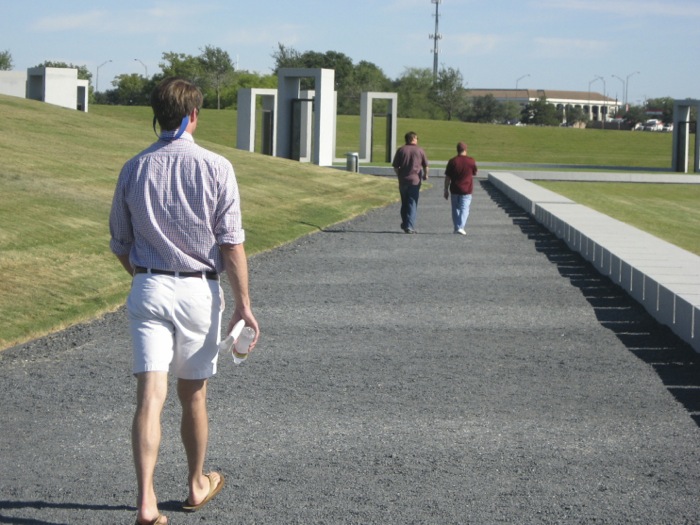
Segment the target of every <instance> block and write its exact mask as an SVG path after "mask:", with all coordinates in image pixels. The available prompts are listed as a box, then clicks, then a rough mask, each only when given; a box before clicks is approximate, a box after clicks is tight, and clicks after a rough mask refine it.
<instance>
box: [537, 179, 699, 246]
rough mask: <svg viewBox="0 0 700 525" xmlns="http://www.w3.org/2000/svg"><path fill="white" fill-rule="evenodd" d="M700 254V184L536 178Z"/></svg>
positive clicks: (560, 192)
mask: <svg viewBox="0 0 700 525" xmlns="http://www.w3.org/2000/svg"><path fill="white" fill-rule="evenodd" d="M533 182H535V183H536V184H538V185H540V186H543V187H545V188H548V189H550V190H552V191H554V192H556V193H559V194H560V195H564V196H565V197H568V198H569V199H571V200H573V201H575V202H578V203H579V204H583V205H584V206H588V207H589V208H593V209H594V210H597V211H599V212H601V213H604V214H606V215H609V216H610V217H613V218H615V219H617V220H620V221H623V222H626V223H628V224H631V225H632V226H635V227H637V228H639V229H640V230H644V231H646V232H648V233H651V234H652V235H655V236H656V237H659V238H661V239H664V240H666V241H668V242H670V243H673V244H675V245H676V246H680V247H681V248H683V249H685V250H688V251H689V252H693V253H694V254H696V255H700V185H698V184H695V185H685V184H629V183H622V182H553V181H533Z"/></svg>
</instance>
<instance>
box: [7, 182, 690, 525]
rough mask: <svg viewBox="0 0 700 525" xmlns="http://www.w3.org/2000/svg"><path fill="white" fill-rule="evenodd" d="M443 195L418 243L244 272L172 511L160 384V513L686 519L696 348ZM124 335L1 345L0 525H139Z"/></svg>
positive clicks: (309, 241)
mask: <svg viewBox="0 0 700 525" xmlns="http://www.w3.org/2000/svg"><path fill="white" fill-rule="evenodd" d="M441 183H442V181H438V183H437V184H436V188H434V189H432V190H428V191H425V192H423V193H422V195H421V200H420V205H419V217H418V224H417V227H418V230H419V234H418V235H405V234H403V233H402V232H401V231H400V230H399V227H398V226H399V222H400V220H399V214H398V204H396V205H392V206H389V207H387V208H384V209H379V210H375V211H372V212H370V213H368V214H367V215H364V216H362V217H358V218H357V219H354V220H352V221H350V222H347V223H343V224H339V225H336V226H334V227H331V228H328V229H326V230H325V231H322V232H319V233H317V234H314V235H311V236H308V237H305V238H303V239H301V240H299V241H297V242H294V243H292V244H290V245H287V246H284V247H282V248H279V249H277V250H274V251H272V252H269V253H266V254H262V255H260V256H257V257H254V258H252V260H251V279H252V294H253V299H254V301H255V308H256V313H257V315H258V318H259V320H260V322H261V325H262V329H263V337H262V339H261V341H260V345H259V349H258V350H257V351H256V353H255V354H253V355H252V356H251V357H250V359H249V361H248V362H247V363H246V364H245V365H244V366H242V367H236V366H234V365H233V363H232V361H231V359H230V358H229V357H228V356H222V357H223V359H222V360H221V363H220V370H219V373H218V375H217V376H216V377H215V378H214V379H213V380H212V381H211V383H210V388H209V393H210V418H211V429H210V430H211V443H210V450H209V462H208V463H209V467H210V468H213V469H218V470H221V471H222V472H223V473H224V474H225V475H226V477H227V487H226V488H225V489H224V491H223V492H222V494H221V495H220V496H219V497H217V499H216V500H214V501H213V502H212V503H211V504H210V506H208V507H207V508H206V509H205V510H204V511H202V512H201V513H198V514H193V515H187V514H184V513H182V512H181V511H179V502H180V501H182V500H183V499H184V497H185V495H186V490H185V474H186V469H185V462H184V457H183V453H182V447H181V445H180V443H179V438H178V433H179V430H178V417H179V410H178V407H177V403H176V400H175V398H174V391H171V398H170V399H169V402H168V404H167V407H166V411H165V414H164V417H163V442H162V449H161V456H160V464H159V467H158V471H157V480H156V482H157V487H158V495H159V497H160V500H161V509H162V510H163V511H164V512H165V513H166V514H168V516H169V518H170V523H173V524H175V525H179V524H194V523H202V522H205V523H212V524H236V523H244V524H253V523H255V524H312V523H313V524H316V523H318V524H321V523H325V524H336V523H357V524H365V523H372V524H375V523H376V524H408V523H416V524H418V523H420V524H423V523H429V524H451V523H465V524H479V525H481V524H496V523H514V524H540V523H542V524H545V523H546V524H554V523H566V524H571V523H577V524H578V523H581V524H584V523H585V524H589V523H605V524H622V523H645V524H652V523H654V524H655V523H664V524H686V523H699V522H700V506H699V505H698V501H700V429H699V428H698V421H700V419H699V414H700V395H698V394H699V393H700V373H699V371H700V370H699V367H698V364H697V354H696V353H695V352H694V351H692V350H691V349H690V347H689V346H688V345H687V344H686V343H684V342H682V341H681V340H680V339H678V338H677V337H676V336H675V335H674V334H673V333H672V332H671V331H670V330H669V329H668V328H665V327H664V326H662V325H659V324H658V323H657V322H656V321H654V320H653V319H652V318H651V317H650V316H649V315H648V314H647V313H646V311H645V310H644V309H643V308H642V307H640V306H639V305H638V304H637V303H635V302H634V301H633V300H632V299H630V298H629V296H627V295H626V294H625V293H624V292H623V291H621V290H620V289H619V288H617V287H616V286H614V285H613V284H611V282H610V281H608V280H606V279H604V278H602V277H601V276H600V275H599V274H598V273H597V272H596V271H595V270H594V268H593V267H591V266H590V265H589V263H587V262H585V261H584V260H583V259H582V258H581V257H580V256H578V255H577V254H574V253H572V252H571V251H570V250H569V249H568V248H567V247H566V245H564V243H563V242H562V241H560V240H558V239H557V238H555V237H554V236H553V235H552V234H550V233H549V232H548V231H546V230H545V229H544V228H543V227H541V226H540V225H538V224H537V223H536V222H535V221H534V220H533V219H531V218H530V217H529V216H527V215H526V214H525V213H524V212H523V211H522V210H521V209H520V208H518V207H516V206H514V205H513V204H512V203H511V202H510V201H508V200H507V199H506V198H505V197H504V196H503V195H502V194H501V193H500V192H498V191H497V190H495V189H494V188H493V187H492V186H491V185H490V184H489V183H487V182H484V181H480V183H478V184H477V190H476V193H475V196H474V204H473V208H472V216H471V218H470V220H469V225H468V235H467V236H466V237H461V236H458V235H453V234H452V227H451V225H450V218H449V206H448V204H447V203H446V201H444V200H443V199H442V195H441V191H440V188H441ZM105 249H106V248H105ZM115 264H116V263H115ZM126 334H127V331H126V323H125V318H124V313H123V312H122V311H119V312H117V313H115V314H112V315H110V316H107V317H105V318H103V319H101V320H98V321H95V322H93V323H90V324H87V325H83V326H79V327H74V328H71V329H69V330H66V331H64V332H61V333H59V334H55V335H53V336H50V337H48V338H45V339H42V340H39V341H35V342H32V343H30V344H27V345H24V346H22V347H17V348H13V349H10V350H7V351H5V352H3V353H0V392H1V393H0V403H1V404H2V407H3V410H2V412H1V413H0V474H1V475H0V523H12V524H20V523H21V524H25V523H37V524H52V525H55V524H76V523H87V522H90V523H93V522H94V523H97V522H99V523H133V521H134V516H135V510H134V495H135V487H134V480H133V468H132V465H131V452H130V440H129V432H130V422H131V416H132V411H133V400H134V392H133V390H134V380H133V378H132V377H131V375H130V374H129V359H130V353H129V352H130V344H129V341H128V338H127V335H126Z"/></svg>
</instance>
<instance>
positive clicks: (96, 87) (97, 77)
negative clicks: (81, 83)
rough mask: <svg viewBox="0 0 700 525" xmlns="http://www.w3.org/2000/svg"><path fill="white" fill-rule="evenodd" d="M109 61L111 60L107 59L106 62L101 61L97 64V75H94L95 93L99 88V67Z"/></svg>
mask: <svg viewBox="0 0 700 525" xmlns="http://www.w3.org/2000/svg"><path fill="white" fill-rule="evenodd" d="M110 62H111V60H107V61H106V62H102V63H101V64H100V65H99V66H97V75H96V76H95V93H97V92H98V91H99V90H100V68H101V67H102V66H104V65H105V64H108V63H110Z"/></svg>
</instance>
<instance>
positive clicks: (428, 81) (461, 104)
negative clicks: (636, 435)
mask: <svg viewBox="0 0 700 525" xmlns="http://www.w3.org/2000/svg"><path fill="white" fill-rule="evenodd" d="M199 51H200V54H199V55H196V56H194V55H188V54H185V53H174V52H165V53H163V54H162V60H161V62H160V63H159V64H158V65H159V67H160V72H158V73H157V74H155V75H153V76H151V77H150V78H148V77H146V76H144V75H140V74H136V73H131V74H121V75H118V76H116V77H114V79H113V80H112V81H111V86H112V88H111V89H107V90H105V91H100V92H95V90H94V87H93V86H92V73H90V71H89V70H88V69H87V67H86V66H77V65H73V64H66V63H64V62H52V61H46V62H44V63H43V64H39V65H40V66H46V67H71V68H76V69H77V70H78V78H80V79H84V80H88V82H89V83H90V94H89V97H90V103H92V104H113V105H138V106H141V105H149V103H150V94H151V92H152V91H153V88H154V87H155V85H156V84H157V83H158V82H160V81H161V80H162V79H163V78H165V77H167V76H181V77H184V78H188V79H190V80H192V81H193V82H195V83H196V84H197V85H198V86H200V88H201V89H202V91H203V93H204V107H205V108H210V109H227V108H229V109H236V108H237V97H238V90H239V89H241V88H272V89H274V88H276V87H277V73H278V71H279V70H280V69H282V68H326V69H333V70H334V71H335V89H336V91H337V93H338V97H337V98H338V113H339V114H341V115H357V114H359V112H360V96H361V94H362V93H363V92H366V91H377V92H395V93H397V94H398V99H399V104H398V113H399V114H398V116H399V117H401V118H421V119H433V120H461V121H464V122H480V123H497V124H514V123H524V124H529V125H542V126H558V125H560V124H562V122H564V121H565V122H567V123H573V122H582V123H586V122H587V119H588V116H587V115H586V114H585V113H584V111H583V109H581V108H577V107H573V106H568V107H566V108H564V109H563V110H562V109H557V108H556V107H555V106H554V105H552V104H549V103H547V101H546V99H541V100H538V101H533V102H530V103H529V104H527V105H526V106H525V107H520V105H519V104H517V103H515V102H512V101H511V102H503V101H499V100H497V99H496V98H495V97H493V96H492V95H486V96H471V95H470V93H469V90H468V89H467V88H466V86H465V82H464V78H463V76H462V73H461V72H460V71H459V69H454V68H451V67H444V66H442V67H441V68H440V69H439V71H438V74H437V77H434V76H433V71H432V70H431V69H429V68H417V67H407V68H405V69H404V71H403V73H402V74H401V76H400V77H399V78H397V79H393V80H392V79H390V78H389V77H387V76H386V75H385V74H384V72H383V71H382V69H381V68H380V67H378V66H377V65H376V64H374V63H372V62H368V61H365V60H361V61H359V62H358V63H354V62H353V61H352V59H351V58H350V57H348V56H347V55H345V54H344V53H340V52H337V51H327V52H325V53H320V52H317V51H304V52H300V51H298V50H296V49H294V48H292V47H288V46H285V45H283V44H281V43H279V44H278V47H277V50H276V51H275V52H274V53H273V54H272V58H273V59H274V61H275V62H274V68H273V70H272V72H271V73H270V74H260V73H256V72H251V71H247V70H237V69H236V68H235V66H234V63H233V61H232V60H231V57H230V55H229V54H228V52H226V51H225V50H223V49H221V48H218V47H214V46H205V47H204V48H200V50H199ZM12 67H13V62H12V55H11V53H10V52H9V51H3V52H0V70H10V69H12ZM313 87H314V86H313V79H308V80H304V81H303V84H302V88H303V89H313ZM651 111H654V112H655V114H658V115H659V116H658V117H657V118H659V119H660V120H662V121H663V122H665V123H671V122H672V121H673V99H671V98H670V97H663V98H656V99H649V100H647V101H646V102H645V104H644V105H640V106H630V107H629V108H626V110H625V111H623V112H621V113H620V114H618V115H608V118H613V117H616V118H621V119H624V120H626V121H627V122H628V123H629V124H630V125H632V126H634V124H637V123H641V122H644V121H645V120H647V118H649V116H648V114H649V112H651Z"/></svg>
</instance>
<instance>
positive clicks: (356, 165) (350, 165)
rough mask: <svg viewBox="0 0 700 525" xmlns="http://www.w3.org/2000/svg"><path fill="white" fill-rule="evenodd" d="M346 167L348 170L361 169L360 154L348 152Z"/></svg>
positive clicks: (355, 170)
mask: <svg viewBox="0 0 700 525" xmlns="http://www.w3.org/2000/svg"><path fill="white" fill-rule="evenodd" d="M345 157H346V159H347V162H346V164H345V165H346V168H347V170H348V171H354V172H358V171H360V154H359V153H355V152H350V153H346V154H345Z"/></svg>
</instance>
